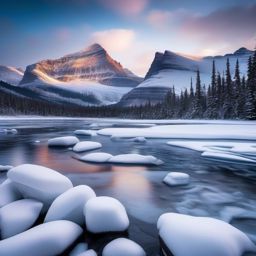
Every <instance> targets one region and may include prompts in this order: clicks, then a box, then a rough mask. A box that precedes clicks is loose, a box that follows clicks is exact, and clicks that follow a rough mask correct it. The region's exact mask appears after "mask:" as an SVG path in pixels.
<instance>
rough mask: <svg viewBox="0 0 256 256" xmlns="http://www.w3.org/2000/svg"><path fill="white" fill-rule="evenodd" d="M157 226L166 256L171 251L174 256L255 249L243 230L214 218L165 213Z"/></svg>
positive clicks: (223, 255) (229, 255)
mask: <svg viewBox="0 0 256 256" xmlns="http://www.w3.org/2000/svg"><path fill="white" fill-rule="evenodd" d="M157 228H158V230H159V236H160V238H161V240H162V242H163V244H164V245H165V246H162V248H163V250H164V251H165V253H166V254H167V255H169V254H168V253H169V251H170V252H171V253H172V254H173V255H177V256H187V255H189V256H199V255H203V256H216V255H218V256H241V255H242V254H243V253H244V252H245V251H255V250H256V248H255V245H254V244H253V243H252V242H251V241H250V239H249V238H248V237H247V236H246V235H245V234H244V233H243V232H241V231H240V230H238V229H236V228H235V227H233V226H231V225H230V224H228V223H225V222H223V221H221V220H217V219H213V218H207V217H193V216H188V215H183V214H178V213H166V214H163V215H161V216H160V218H159V219H158V222H157ZM166 247H167V248H168V250H169V251H167V250H166Z"/></svg>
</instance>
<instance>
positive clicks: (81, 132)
mask: <svg viewBox="0 0 256 256" xmlns="http://www.w3.org/2000/svg"><path fill="white" fill-rule="evenodd" d="M74 134H75V135H84V136H96V135H97V132H96V131H94V130H76V131H74Z"/></svg>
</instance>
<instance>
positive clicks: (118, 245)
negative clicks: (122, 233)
mask: <svg viewBox="0 0 256 256" xmlns="http://www.w3.org/2000/svg"><path fill="white" fill-rule="evenodd" d="M120 255H122V256H146V253H145V251H144V250H143V248H142V247H141V246H140V245H138V244H137V243H135V242H133V241H132V240H129V239H127V238H117V239H115V240H113V241H111V242H110V243H108V244H107V245H106V246H105V247H104V249H103V252H102V256H120Z"/></svg>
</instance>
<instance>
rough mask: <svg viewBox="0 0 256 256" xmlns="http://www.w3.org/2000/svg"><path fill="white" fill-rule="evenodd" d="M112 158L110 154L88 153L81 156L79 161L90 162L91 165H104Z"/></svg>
mask: <svg viewBox="0 0 256 256" xmlns="http://www.w3.org/2000/svg"><path fill="white" fill-rule="evenodd" d="M111 157H112V155H111V154H108V153H104V152H96V153H90V154H86V155H84V156H82V157H81V158H80V160H81V161H84V162H92V163H106V162H108V160H109V159H110V158H111Z"/></svg>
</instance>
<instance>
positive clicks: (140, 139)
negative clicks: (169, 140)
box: [131, 137, 147, 142]
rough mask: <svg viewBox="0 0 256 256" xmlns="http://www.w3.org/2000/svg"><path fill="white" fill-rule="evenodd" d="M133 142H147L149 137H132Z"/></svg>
mask: <svg viewBox="0 0 256 256" xmlns="http://www.w3.org/2000/svg"><path fill="white" fill-rule="evenodd" d="M131 140H132V141H133V142H146V141H147V139H146V138H145V137H135V138H132V139H131Z"/></svg>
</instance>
